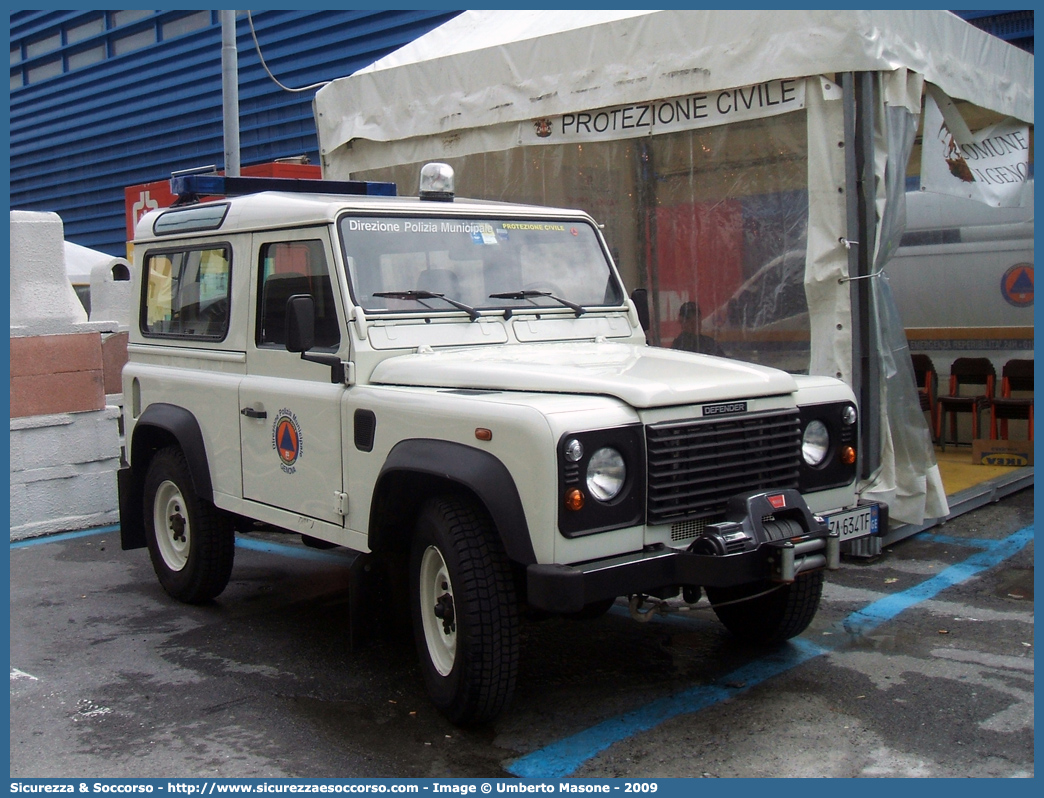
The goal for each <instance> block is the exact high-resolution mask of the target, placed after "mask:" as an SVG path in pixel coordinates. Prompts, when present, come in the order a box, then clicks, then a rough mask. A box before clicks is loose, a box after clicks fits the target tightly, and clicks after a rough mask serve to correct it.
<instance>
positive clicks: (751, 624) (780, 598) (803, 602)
mask: <svg viewBox="0 0 1044 798" xmlns="http://www.w3.org/2000/svg"><path fill="white" fill-rule="evenodd" d="M774 587H775V588H776V589H773V588H774ZM766 590H767V591H770V592H768V593H765V595H762V596H757V597H756V598H752V599H750V600H748V601H742V600H741V599H743V598H745V597H746V596H754V595H755V594H758V593H762V592H764V591H766ZM822 593H823V572H822V571H813V572H812V573H809V574H802V575H799V576H798V577H797V579H795V580H794V581H793V582H791V583H790V584H787V585H782V586H779V587H777V586H776V585H774V584H773V583H772V582H758V583H757V584H754V585H741V586H739V587H730V588H713V587H708V588H707V598H708V599H709V600H710V603H711V606H712V607H713V608H714V613H715V615H717V616H718V620H719V621H721V622H722V623H723V624H725V628H726V629H728V630H729V631H730V632H732V634H734V635H735V636H736V637H738V638H739V639H740V640H743V641H744V642H747V643H755V644H758V645H771V644H774V643H781V642H782V641H784V640H789V639H790V638H792V637H796V636H797V635H799V634H801V633H802V632H803V631H805V629H806V628H807V627H808V625H809V624H810V623H811V622H812V619H813V618H814V617H815V615H816V611H817V610H818V609H819V597H820V596H821V595H822ZM725 602H734V603H725Z"/></svg>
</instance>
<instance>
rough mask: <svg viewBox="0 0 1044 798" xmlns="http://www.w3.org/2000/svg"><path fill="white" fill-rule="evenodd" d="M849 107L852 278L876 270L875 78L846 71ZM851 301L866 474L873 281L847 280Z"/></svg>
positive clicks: (870, 462)
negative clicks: (874, 259) (871, 282)
mask: <svg viewBox="0 0 1044 798" xmlns="http://www.w3.org/2000/svg"><path fill="white" fill-rule="evenodd" d="M841 86H842V89H843V90H844V108H845V183H846V186H847V190H846V197H847V206H846V217H847V227H848V236H847V238H848V240H849V241H850V242H858V243H855V244H853V245H852V246H851V247H850V248H849V250H848V274H849V277H853V278H855V277H864V278H865V277H868V275H870V274H871V273H872V272H873V257H874V248H875V241H876V237H877V218H876V212H875V201H876V181H875V177H874V108H875V103H874V76H873V73H870V72H855V73H853V72H847V73H845V74H844V75H842V81H841ZM848 286H849V290H850V291H851V303H852V322H851V323H852V331H851V332H852V390H853V391H854V392H855V395H856V398H857V399H858V400H859V408H860V414H859V415H860V429H859V473H860V476H861V477H863V478H864V479H866V478H868V477H869V476H870V475H871V474H873V473H874V471H876V470H877V468H878V467H879V466H880V464H881V423H882V418H881V413H882V410H883V408H882V406H881V392H880V387H881V386H880V369H879V368H878V366H879V358H880V356H879V354H878V352H877V337H878V336H877V335H876V334H875V332H874V313H873V286H871V285H870V280H869V279H853V280H851V281H850V282H849V283H848Z"/></svg>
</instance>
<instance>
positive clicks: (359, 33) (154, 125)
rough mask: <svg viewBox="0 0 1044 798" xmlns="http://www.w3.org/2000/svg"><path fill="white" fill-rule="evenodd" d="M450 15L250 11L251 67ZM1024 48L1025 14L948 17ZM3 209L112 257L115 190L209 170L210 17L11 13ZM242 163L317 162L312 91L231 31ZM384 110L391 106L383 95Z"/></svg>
mask: <svg viewBox="0 0 1044 798" xmlns="http://www.w3.org/2000/svg"><path fill="white" fill-rule="evenodd" d="M456 13H458V12H454V11H431V10H427V11H337V10H329V11H259V12H257V13H256V14H254V16H253V21H254V27H255V29H256V32H257V37H258V41H259V44H260V48H261V52H262V54H263V56H264V59H265V62H266V63H267V64H268V66H269V68H270V69H271V70H272V71H273V73H274V74H275V76H276V77H277V78H278V79H279V80H280V81H281V82H282V83H284V84H286V85H288V86H291V87H300V86H306V85H310V84H313V83H317V82H321V81H325V80H332V79H334V78H338V77H342V76H344V75H349V74H351V73H352V72H354V71H356V70H357V69H360V68H361V67H363V66H366V65H367V64H370V63H372V62H373V61H375V60H377V59H378V58H381V57H382V56H384V55H386V54H387V53H389V52H391V51H392V50H395V49H397V48H398V47H401V46H402V45H404V44H406V43H408V42H410V41H412V40H413V39H415V38H416V37H418V36H420V35H422V34H423V33H426V32H427V31H429V30H431V29H432V28H434V27H436V26H437V25H440V24H442V23H443V22H445V21H446V20H448V19H450V18H452V17H453V16H455V14H456ZM955 13H957V14H959V15H960V16H962V17H964V18H965V19H967V20H968V21H969V22H971V23H972V24H974V25H977V26H979V27H981V28H983V29H984V30H987V31H989V32H991V33H993V34H994V35H997V36H1000V37H1001V38H1004V39H1006V40H1008V41H1010V42H1011V43H1012V44H1015V45H1017V46H1020V47H1023V48H1024V49H1027V50H1029V51H1030V52H1032V51H1033V12H1032V11H958V12H955ZM10 30H11V94H10V107H11V115H10V126H11V132H10V136H11V140H10V153H11V154H10V181H11V207H12V208H16V209H21V210H38V211H54V212H57V213H58V214H59V215H61V217H62V219H63V221H64V222H65V235H66V238H68V239H69V240H70V241H74V242H75V243H78V244H82V245H83V246H87V247H92V248H94V249H98V250H101V251H103V252H107V253H109V254H112V255H123V254H125V238H126V233H125V229H124V195H123V189H124V187H125V186H129V185H134V184H137V183H146V182H151V181H154V180H161V179H163V178H165V177H167V176H169V174H170V172H171V171H173V170H175V169H184V168H189V167H193V166H202V165H207V164H216V165H218V166H219V167H220V166H223V163H222V161H223V157H224V155H223V152H224V145H223V139H222V119H221V107H222V106H221V29H220V25H219V22H218V13H217V12H216V11H37V10H28V11H12V12H10ZM237 44H238V50H239V99H240V136H241V148H242V155H241V157H242V164H243V165H244V166H247V165H250V164H255V163H264V162H267V161H272V160H275V159H276V158H283V157H292V156H298V155H307V156H309V158H310V159H311V161H312V162H313V163H318V162H319V159H318V153H317V147H318V144H317V140H316V133H315V122H314V120H313V117H312V107H311V100H312V96H313V94H314V92H313V91H308V92H301V93H289V92H285V91H283V90H282V89H280V88H279V87H278V86H276V85H275V83H273V82H272V81H271V79H270V78H269V77H268V76H267V74H265V71H264V68H263V67H262V65H261V62H260V59H259V58H258V55H257V52H256V50H255V47H254V42H253V38H252V36H251V33H250V27H249V25H248V22H247V19H246V17H245V14H244V12H240V16H239V18H238V24H237ZM389 101H390V102H394V98H389Z"/></svg>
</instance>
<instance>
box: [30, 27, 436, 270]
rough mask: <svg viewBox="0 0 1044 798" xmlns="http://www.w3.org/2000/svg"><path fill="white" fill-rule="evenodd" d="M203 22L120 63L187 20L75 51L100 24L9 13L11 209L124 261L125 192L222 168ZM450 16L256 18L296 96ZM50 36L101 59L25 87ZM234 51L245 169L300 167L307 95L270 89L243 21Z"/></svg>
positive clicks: (211, 47) (214, 75) (310, 131)
mask: <svg viewBox="0 0 1044 798" xmlns="http://www.w3.org/2000/svg"><path fill="white" fill-rule="evenodd" d="M209 13H210V14H211V18H210V20H209V21H208V23H207V24H205V26H204V27H201V28H199V29H198V30H195V31H192V32H189V33H183V34H181V35H177V36H173V37H172V38H169V39H168V40H166V41H156V42H154V43H152V44H148V45H146V46H143V47H140V48H139V49H135V50H132V51H130V52H127V53H126V54H123V55H116V54H115V52H116V51H117V50H118V49H119V46H120V45H119V44H118V43H117V42H115V41H114V40H115V39H116V38H118V37H120V36H125V35H127V34H128V33H129V34H131V35H133V34H135V33H138V34H140V35H141V36H144V37H148V36H149V35H150V34H149V31H150V30H151V31H154V32H156V36H157V38H159V37H160V36H162V35H163V34H164V33H165V32H166V31H167V30H169V29H171V25H172V23H174V22H175V21H176V20H177V19H178V17H179V16H182V17H183V16H184V15H185V14H186V12H183V11H182V12H177V11H165V12H155V13H153V14H150V15H149V16H147V17H144V18H142V19H140V20H135V21H133V22H132V23H131V24H128V25H125V26H123V27H114V22H113V21H112V20H110V21H109V22H108V27H107V29H106V30H105V31H104V32H99V33H97V34H96V35H94V36H93V37H91V38H89V39H86V40H81V41H80V42H77V43H75V44H74V45H70V44H69V43H68V41H69V40H71V39H72V38H74V35H73V34H71V33H69V30H70V29H73V28H76V27H77V26H79V25H80V24H81V23H83V22H88V21H90V19H91V18H92V17H93V18H98V17H99V14H100V12H85V11H75V12H71V11H12V12H11V97H10V100H11V121H10V124H11V143H10V146H11V160H10V175H11V207H12V208H14V209H20V210H37V211H54V212H56V213H58V214H59V215H60V216H61V217H62V219H63V221H64V223H65V236H66V238H67V239H69V240H70V241H74V242H76V243H77V244H81V245H83V246H87V247H92V248H94V249H98V250H101V251H103V252H107V253H109V254H112V255H123V254H125V252H126V247H125V239H126V234H125V231H124V196H123V189H124V187H125V186H128V185H134V184H137V183H146V182H150V181H153V180H161V179H164V178H166V177H169V175H170V172H171V171H172V170H174V169H184V168H188V167H193V166H202V165H206V164H217V165H218V166H222V165H223V158H224V155H223V153H224V144H223V140H222V119H221V28H220V25H219V23H218V18H217V12H209ZM455 13H456V12H436V11H259V12H256V13H254V15H253V20H254V27H255V29H256V31H257V36H258V40H259V42H260V45H261V52H262V54H263V55H264V58H265V61H266V63H267V64H268V66H269V68H270V69H271V70H272V72H273V73H274V74H275V76H276V77H277V78H278V79H279V80H280V81H281V82H282V83H284V84H285V85H287V86H291V87H299V86H306V85H310V84H313V83H317V82H320V81H324V80H332V79H334V78H338V77H342V76H344V75H349V74H351V73H352V72H355V71H356V70H358V69H360V68H361V67H363V66H366V65H367V64H370V63H372V62H373V61H375V60H377V59H378V58H380V57H382V56H384V55H386V54H387V53H389V52H391V51H392V50H395V49H397V48H398V47H401V46H402V45H404V44H406V43H408V42H410V41H412V40H413V39H415V38H417V37H418V36H420V35H421V34H423V33H426V32H427V31H429V30H430V29H432V28H434V27H436V26H437V25H440V24H442V23H443V22H445V21H446V20H448V19H450V18H451V17H452V16H454V15H455ZM56 33H60V35H61V37H62V38H61V39H60V45H61V46H60V48H59V50H58V51H57V52H58V53H60V54H61V55H62V57H63V58H66V59H67V58H68V57H69V56H70V55H72V54H74V53H75V52H76V51H77V50H78V49H81V48H83V47H86V46H98V47H104V48H105V52H106V57H105V58H104V59H103V60H100V61H98V62H97V63H93V64H90V65H89V66H81V67H78V68H70V66H68V65H66V66H65V67H64V68H65V71H64V72H62V73H61V74H57V75H55V76H54V77H48V78H45V79H34V80H32V81H31V82H28V83H27V85H21V84H23V83H26V81H25V78H24V76H25V75H27V74H31V73H30V71H31V70H37V71H36V72H35V73H33V74H34V77H35V75H39V74H41V72H42V71H44V70H46V69H47V64H49V63H54V57H55V51H54V50H53V48H52V49H50V50H48V48H47V46H46V42H47V41H48V39H51V40H52V41H53V37H54V36H55V34H56ZM237 39H238V50H239V102H240V141H241V149H242V154H241V160H242V163H243V165H244V166H246V165H249V164H254V163H264V162H267V161H272V160H274V159H276V158H281V157H289V156H296V155H308V156H309V157H310V159H311V161H312V163H318V162H319V158H318V152H317V150H318V143H317V140H316V134H315V122H314V120H313V118H312V106H311V101H312V97H313V95H314V91H308V92H301V93H289V92H285V91H283V90H281V89H280V88H279V87H278V86H276V85H275V84H274V83H273V82H272V81H271V80H270V79H269V77H268V76H267V75H266V74H265V72H264V69H263V68H262V66H261V63H260V61H259V59H258V56H257V52H256V51H255V49H254V42H253V39H252V38H251V35H250V28H249V26H248V23H247V20H246V17H245V16H244V15H241V16H240V17H239V19H238V25H237ZM41 41H42V42H43V44H40V45H34V42H41ZM41 50H42V51H45V52H42V53H38V52H37V51H41ZM63 63H66V64H67V62H63ZM41 65H42V66H41ZM56 68H58V67H56Z"/></svg>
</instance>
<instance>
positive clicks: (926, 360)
mask: <svg viewBox="0 0 1044 798" xmlns="http://www.w3.org/2000/svg"><path fill="white" fill-rule="evenodd" d="M910 360H912V361H913V369H914V381H915V382H916V383H917V395H918V397H919V398H920V400H921V410H927V411H928V418H930V419H932V423H933V425H934V421H935V395H936V393H937V392H938V390H939V387H938V379H939V377H938V374H937V373H936V371H935V364H934V363H932V359H931V358H930V357H928V355H910Z"/></svg>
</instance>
